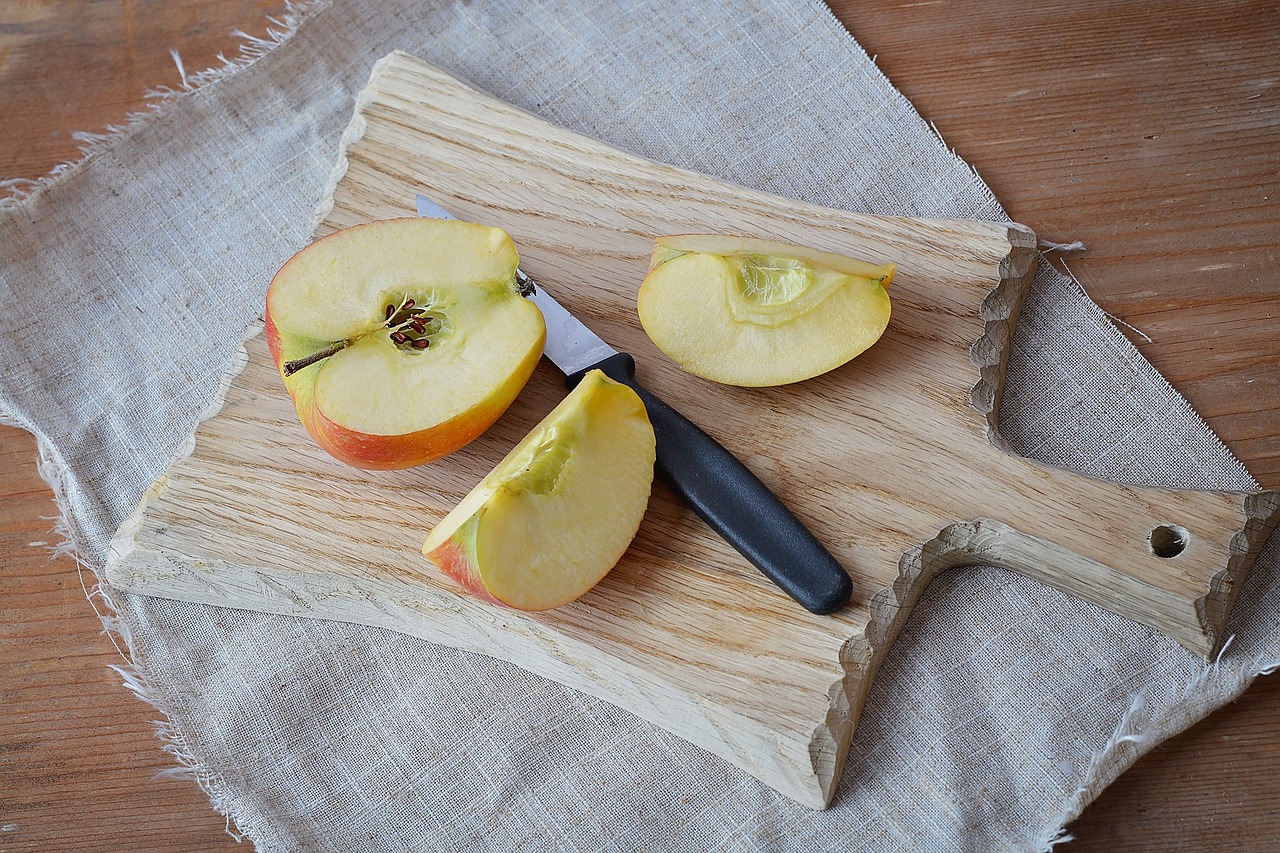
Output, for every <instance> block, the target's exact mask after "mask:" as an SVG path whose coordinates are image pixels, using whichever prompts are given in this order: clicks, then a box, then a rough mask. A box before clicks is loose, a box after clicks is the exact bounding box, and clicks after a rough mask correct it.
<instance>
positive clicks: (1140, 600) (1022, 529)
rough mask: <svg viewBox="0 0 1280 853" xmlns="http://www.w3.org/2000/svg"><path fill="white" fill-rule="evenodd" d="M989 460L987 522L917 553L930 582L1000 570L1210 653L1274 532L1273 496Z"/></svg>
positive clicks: (943, 535) (1008, 458) (975, 522)
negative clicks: (939, 574) (996, 484)
mask: <svg viewBox="0 0 1280 853" xmlns="http://www.w3.org/2000/svg"><path fill="white" fill-rule="evenodd" d="M993 450H995V452H997V453H1002V454H1003V455H1004V456H1005V459H1004V460H1003V466H1002V471H1003V473H1004V475H1005V477H1004V478H1003V481H1004V483H1005V488H1004V489H999V488H997V489H996V490H995V491H994V492H993V493H990V494H988V495H986V496H985V499H984V502H985V504H986V508H988V509H989V510H990V512H989V513H988V512H983V513H982V514H981V515H978V516H976V517H974V518H972V519H971V520H969V521H967V522H963V523H959V524H956V525H953V526H951V527H948V528H947V529H944V530H943V531H941V532H940V533H939V536H938V538H937V539H936V540H935V541H934V542H932V543H929V545H927V546H925V548H924V549H922V554H921V558H922V559H926V560H931V561H933V563H934V565H933V566H925V567H924V568H925V570H926V572H929V573H930V574H932V573H933V572H932V571H930V569H934V570H936V569H938V568H945V567H949V566H954V565H958V564H960V563H969V564H974V563H984V564H992V565H999V566H1004V567H1007V568H1010V569H1013V570H1015V571H1018V572H1020V573H1022V574H1025V575H1028V576H1030V577H1033V578H1035V579H1037V580H1040V581H1042V582H1044V583H1046V584H1048V585H1050V586H1053V587H1056V588H1058V589H1062V590H1064V591H1065V592H1068V593H1071V594H1073V595H1078V596H1079V597H1081V598H1083V599H1085V600H1087V601H1091V602H1093V603H1095V604H1097V605H1099V606H1101V607H1104V608H1106V609H1108V610H1111V611H1113V612H1116V613H1119V614H1121V615H1123V616H1128V617H1130V618H1133V619H1136V620H1138V621H1140V622H1143V623H1145V624H1147V625H1150V626H1151V627H1153V628H1156V629H1158V630H1160V631H1163V632H1165V633H1167V634H1169V635H1170V636H1171V637H1173V638H1174V639H1175V640H1177V641H1178V642H1179V643H1181V644H1183V645H1185V646H1187V647H1188V648H1190V649H1192V650H1194V651H1197V652H1199V653H1201V654H1204V655H1206V656H1208V655H1211V654H1213V653H1214V651H1215V649H1217V648H1218V646H1219V645H1220V644H1221V643H1222V641H1223V639H1224V637H1223V632H1224V630H1225V627H1226V618H1227V614H1228V613H1229V612H1230V607H1231V604H1232V602H1233V601H1234V599H1235V596H1236V593H1237V591H1238V590H1239V588H1240V586H1241V584H1242V583H1243V582H1244V579H1245V576H1246V573H1247V572H1248V569H1249V567H1250V566H1251V565H1252V563H1253V559H1254V557H1255V556H1256V555H1257V553H1258V551H1259V550H1261V548H1262V547H1263V545H1264V544H1265V543H1266V540H1267V537H1268V536H1269V535H1270V534H1271V531H1272V530H1274V529H1275V527H1276V524H1277V522H1278V521H1280V492H1275V491H1265V492H1213V491H1191V490H1171V489H1158V488H1149V487H1139V486H1129V485H1124V484H1120V483H1113V482H1108V481H1103V480H1098V479H1095V478H1092V477H1087V476H1084V475H1081V474H1076V473H1073V472H1071V471H1067V470H1065V469H1062V468H1054V467H1050V466H1047V465H1042V464H1040V463H1037V462H1033V461H1031V460H1027V459H1023V458H1020V457H1016V456H1012V455H1009V454H1004V452H1003V451H1000V450H998V449H995V448H993ZM926 554H927V555H929V556H926Z"/></svg>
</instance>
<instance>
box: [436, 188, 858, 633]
mask: <svg viewBox="0 0 1280 853" xmlns="http://www.w3.org/2000/svg"><path fill="white" fill-rule="evenodd" d="M417 208H418V215H419V216H429V217H434V218H437V219H454V218H455V217H454V216H453V214H451V213H449V211H447V210H445V209H444V208H443V207H441V206H440V205H438V204H436V203H435V202H434V201H432V200H431V199H430V198H428V197H427V196H425V195H421V194H419V195H418V197H417ZM516 275H517V277H518V279H519V282H520V286H521V290H522V292H524V293H525V294H526V295H528V296H529V298H530V299H532V300H533V302H534V303H535V304H536V305H537V306H538V308H539V309H541V311H542V315H543V317H544V319H545V320H546V324H547V343H546V346H545V348H544V350H543V354H544V355H546V356H547V358H549V359H550V360H551V362H552V363H553V364H555V366H556V367H557V368H559V369H560V371H561V372H562V373H564V374H565V376H566V384H567V385H568V386H569V387H570V388H572V387H573V386H574V385H576V384H577V383H578V382H579V381H580V380H581V379H582V377H583V376H585V375H586V373H587V371H589V370H600V371H602V372H603V373H604V374H605V375H606V376H608V377H609V378H610V379H613V380H614V381H616V382H621V383H622V384H624V385H627V386H629V387H630V388H631V389H632V390H633V391H635V392H636V394H637V395H639V397H640V399H641V401H642V402H643V403H644V405H645V409H646V410H647V411H648V414H649V420H650V422H651V423H652V424H653V432H654V438H655V440H656V442H657V463H656V466H655V467H656V472H657V474H658V476H659V478H661V479H662V481H663V482H664V483H666V484H667V486H669V487H670V488H671V489H672V490H673V491H674V492H675V493H676V494H677V495H679V496H680V497H681V499H683V500H684V501H685V503H687V504H688V505H689V506H690V508H692V509H693V511H694V512H696V513H697V514H698V515H699V516H701V517H702V518H703V520H705V521H706V522H707V524H709V525H710V526H711V528H712V529H713V530H715V532H716V533H718V534H719V535H720V536H721V537H722V538H723V539H724V540H725V541H726V542H728V543H729V544H730V545H732V546H733V547H734V548H735V549H737V551H738V552H739V553H740V554H742V556H744V557H746V558H747V560H748V561H749V562H750V563H751V564H752V565H753V566H755V567H756V568H757V569H759V570H760V571H761V572H762V573H763V574H764V575H765V576H766V577H767V578H769V579H770V580H771V581H773V582H774V583H775V584H777V585H778V586H779V587H780V588H781V589H782V591H783V592H785V593H787V595H789V596H791V597H792V598H793V599H795V600H796V601H797V602H799V603H800V605H801V606H802V607H804V608H805V609H806V610H808V611H810V612H812V613H817V614H828V613H834V612H836V611H837V610H839V609H840V608H841V607H843V606H844V605H845V604H846V603H847V602H848V601H849V597H850V595H852V593H853V582H852V581H851V580H850V579H849V575H848V574H847V573H846V572H845V570H844V568H843V567H842V566H841V565H840V563H839V562H837V561H836V559H835V557H833V556H832V555H831V552H829V551H828V550H827V549H826V547H824V546H823V545H822V543H821V542H819V541H818V538H817V537H816V536H814V535H813V533H812V531H810V530H809V529H808V528H807V527H805V526H804V524H803V523H801V521H800V520H799V519H798V518H796V517H795V515H794V514H793V513H792V512H791V510H789V509H788V508H787V507H786V505H785V504H783V503H782V501H781V500H780V499H779V498H778V496H777V495H775V494H774V493H773V492H772V491H770V489H769V487H768V486H766V485H765V484H764V483H763V482H761V480H760V478H758V477H757V476H756V475H755V474H753V473H752V472H751V470H750V469H749V468H747V466H746V465H744V464H743V463H742V462H741V461H739V460H738V458H737V457H735V456H734V455H733V454H732V453H730V452H729V451H728V450H727V449H725V447H724V446H723V445H721V444H720V443H719V442H718V441H716V440H715V439H714V438H712V437H711V436H709V435H707V433H705V432H703V430H702V429H701V428H699V427H698V426H697V425H696V424H694V423H693V422H692V421H690V420H689V419H688V418H686V417H685V416H684V415H682V414H680V413H679V412H677V411H676V410H675V409H673V408H672V407H671V406H669V405H667V404H666V403H665V402H663V401H662V400H661V399H659V398H658V397H657V396H656V395H655V394H653V393H652V392H650V391H649V390H648V389H646V388H644V387H643V386H642V385H641V384H640V383H639V382H638V381H637V380H636V378H635V360H634V359H632V357H631V356H630V355H628V354H626V353H623V352H619V351H618V350H616V349H614V348H613V347H611V346H609V344H607V343H605V342H604V341H603V340H602V339H601V338H600V337H599V336H598V335H597V334H595V332H592V331H591V330H590V329H589V328H587V326H586V325H584V324H583V323H582V322H581V321H580V320H578V319H577V318H576V317H574V316H573V314H571V313H570V312H569V311H568V310H567V309H565V308H564V306H562V305H561V304H560V303H559V302H557V301H556V300H555V299H553V298H552V297H551V296H550V295H549V294H548V293H547V292H546V291H545V290H543V289H542V287H540V286H539V285H538V284H537V283H536V282H534V281H533V279H531V278H529V276H527V275H525V273H524V272H522V271H520V270H517V271H516Z"/></svg>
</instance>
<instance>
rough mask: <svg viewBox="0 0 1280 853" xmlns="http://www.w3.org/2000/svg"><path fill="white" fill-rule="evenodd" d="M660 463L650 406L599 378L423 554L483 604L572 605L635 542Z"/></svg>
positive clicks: (572, 397)
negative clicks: (656, 464) (656, 463)
mask: <svg viewBox="0 0 1280 853" xmlns="http://www.w3.org/2000/svg"><path fill="white" fill-rule="evenodd" d="M653 461H654V439H653V427H652V426H651V425H650V423H649V416H648V414H647V413H646V412H645V408H644V403H642V402H641V401H640V398H639V397H638V396H637V395H636V393H635V392H634V391H632V390H631V389H630V388H628V387H627V386H626V385H622V384H620V383H618V382H614V381H613V380H612V379H609V378H608V377H607V376H605V375H604V374H603V373H601V372H600V371H599V370H592V371H590V372H588V373H587V375H586V376H585V377H584V378H583V380H582V382H580V383H579V384H578V386H577V387H576V388H574V389H573V391H572V392H571V393H570V394H569V396H567V397H566V398H565V399H564V400H563V401H561V403H560V405H558V406H556V408H555V409H554V410H553V411H552V412H551V414H549V415H547V417H546V418H544V419H543V421H542V422H541V423H540V424H538V425H537V426H536V427H534V428H533V430H532V431H531V432H530V433H529V434H528V435H527V436H525V438H524V440H523V441H521V442H520V443H519V444H518V445H516V447H515V449H514V450H512V451H511V452H510V453H509V454H507V457H506V458H505V459H503V460H502V461H501V462H499V463H498V465H497V467H495V468H494V469H493V470H492V471H491V472H490V473H489V474H488V476H486V477H485V478H484V479H483V480H482V481H480V484H479V485H477V486H476V487H475V488H474V489H472V490H471V493H470V494H468V495H467V496H466V497H465V498H463V499H462V502H461V503H459V504H458V505H457V506H456V507H455V508H454V509H453V511H452V512H450V513H449V514H448V515H446V516H445V517H444V519H443V520H441V522H440V523H439V524H437V525H436V526H435V528H434V529H432V531H431V533H430V534H428V536H427V539H426V541H425V542H424V543H423V545H422V553H423V554H425V555H426V557H427V559H429V560H430V561H431V562H432V563H434V564H435V565H436V566H438V567H439V568H440V569H441V570H443V571H444V573H445V574H447V575H449V576H450V577H451V578H453V579H454V580H456V581H457V582H458V583H460V584H461V585H462V586H463V587H464V588H465V589H467V590H468V591H469V592H471V593H473V594H475V595H476V596H478V597H480V598H482V599H484V600H485V601H489V602H492V603H495V604H503V605H506V606H508V607H513V608H516V609H518V610H548V609H550V608H552V607H559V606H560V605H562V604H567V603H568V602H570V601H573V600H574V599H576V598H578V597H580V596H581V595H582V594H583V593H585V592H586V591H587V590H589V589H591V588H592V587H593V586H595V585H596V583H598V582H599V581H600V579H601V578H603V577H604V576H605V575H607V574H608V573H609V570H610V569H612V568H613V566H614V565H615V564H616V563H617V562H618V560H619V559H621V557H622V555H623V553H624V552H625V551H626V550H627V546H628V545H630V544H631V540H632V539H633V538H635V535H636V531H637V530H638V529H639V527H640V519H641V518H643V516H644V512H645V509H646V507H647V506H648V502H649V489H650V487H651V486H652V484H653Z"/></svg>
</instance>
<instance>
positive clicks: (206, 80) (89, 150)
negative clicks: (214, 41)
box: [0, 0, 332, 214]
mask: <svg viewBox="0 0 1280 853" xmlns="http://www.w3.org/2000/svg"><path fill="white" fill-rule="evenodd" d="M331 2H332V0H285V8H284V11H283V12H282V13H281V14H280V15H279V16H268V17H267V19H266V20H267V22H268V24H269V25H270V26H268V28H267V32H266V35H265V36H254V35H249V34H248V33H246V32H244V31H243V30H234V31H232V32H231V33H230V35H231V36H232V37H233V38H238V39H241V43H240V46H239V48H238V50H237V53H236V55H235V56H234V57H233V58H228V57H227V56H226V55H225V54H223V53H219V54H218V57H217V58H218V61H219V62H220V63H221V64H220V65H218V66H215V67H213V68H207V69H205V70H203V71H196V72H188V71H187V69H186V66H185V65H184V63H183V62H182V57H181V56H179V54H178V52H177V51H176V50H171V51H169V54H170V56H172V57H173V61H174V64H175V65H176V66H177V68H178V76H179V77H180V78H181V82H180V83H179V84H178V86H177V87H173V86H157V87H154V88H151V89H147V90H145V91H144V92H143V97H144V98H145V99H147V100H148V101H149V102H150V103H148V104H147V105H146V106H145V107H144V108H142V109H140V110H135V111H132V112H129V113H126V114H125V119H124V121H123V122H121V123H119V124H108V125H107V126H106V127H104V128H103V129H102V130H100V131H83V130H82V131H76V132H74V133H72V134H71V138H72V139H74V140H75V141H77V142H79V143H80V148H79V156H78V157H77V158H75V159H73V160H68V161H65V162H62V163H59V164H57V165H56V166H54V167H53V168H52V169H50V170H49V172H48V173H47V174H45V175H42V176H40V177H38V178H26V177H15V178H5V179H0V214H3V213H5V212H6V211H8V210H13V209H18V208H21V207H23V206H25V205H26V204H29V203H31V202H33V201H34V200H35V199H37V198H39V197H40V196H41V195H43V194H44V192H45V191H46V190H48V189H49V187H51V186H54V185H56V184H58V183H59V182H61V181H62V180H64V179H66V177H67V176H68V175H71V174H74V173H75V172H77V171H79V170H80V169H81V168H83V167H84V164H85V163H87V162H89V161H90V160H91V159H93V156H94V155H95V154H96V153H97V152H98V151H100V150H102V149H104V148H109V147H112V146H114V145H117V144H119V143H120V142H121V141H122V140H124V139H127V138H129V137H131V136H133V134H135V133H136V132H138V130H140V129H141V128H143V127H146V126H147V125H149V124H150V123H151V122H153V121H155V120H156V119H158V118H159V117H160V116H162V115H163V114H164V113H165V112H167V110H168V109H169V107H170V106H171V105H172V104H173V103H174V102H175V101H176V100H177V99H178V98H180V97H183V96H186V95H191V94H194V93H196V92H198V91H199V90H201V89H203V88H204V87H205V86H208V85H211V84H213V83H217V82H219V81H221V80H223V79H226V78H228V77H231V76H233V75H235V74H237V73H239V72H241V71H244V70H245V69H247V68H249V67H250V66H252V65H253V64H254V63H255V62H257V61H258V60H259V59H261V58H262V57H264V56H266V55H267V54H268V53H270V52H271V51H272V50H274V49H275V48H277V47H279V46H280V45H282V44H284V43H286V42H287V41H289V40H290V39H291V38H293V36H294V35H295V34H296V33H297V31H298V28H299V27H301V26H302V24H303V23H304V22H305V21H306V20H307V19H308V18H309V17H310V16H311V15H313V14H314V13H316V12H318V11H320V10H321V9H323V8H325V7H327V6H328V5H330V3H331Z"/></svg>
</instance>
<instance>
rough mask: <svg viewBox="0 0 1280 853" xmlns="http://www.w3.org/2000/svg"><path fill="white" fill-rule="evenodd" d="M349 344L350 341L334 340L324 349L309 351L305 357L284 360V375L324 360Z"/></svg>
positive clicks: (289, 374) (290, 374)
mask: <svg viewBox="0 0 1280 853" xmlns="http://www.w3.org/2000/svg"><path fill="white" fill-rule="evenodd" d="M350 345H351V341H334V342H333V343H331V344H329V345H328V346H327V347H325V348H324V349H322V350H316V351H315V352H313V353H311V355H309V356H307V357H306V358H295V359H294V360H293V361H286V362H285V363H284V375H285V376H292V375H293V374H295V373H297V372H298V371H299V370H302V369H303V368H307V367H310V366H311V365H313V364H315V363H316V362H317V361H324V360H325V359H326V358H328V357H329V356H331V355H333V354H334V353H336V352H342V350H344V349H346V348H347V347H348V346H350Z"/></svg>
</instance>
